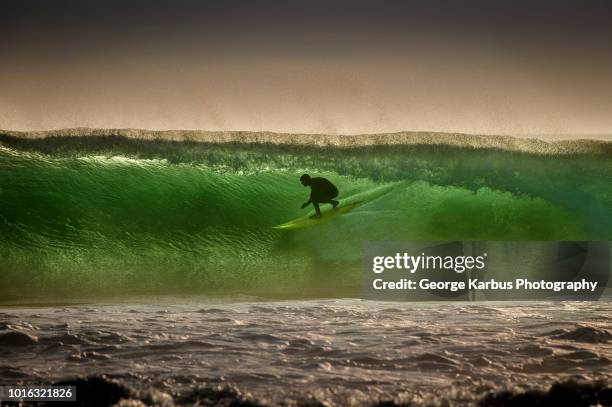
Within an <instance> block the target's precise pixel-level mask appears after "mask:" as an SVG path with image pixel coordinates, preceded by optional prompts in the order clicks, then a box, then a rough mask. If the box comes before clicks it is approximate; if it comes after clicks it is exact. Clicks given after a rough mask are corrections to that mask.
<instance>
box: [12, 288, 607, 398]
mask: <svg viewBox="0 0 612 407" xmlns="http://www.w3.org/2000/svg"><path fill="white" fill-rule="evenodd" d="M236 301H238V302H236ZM611 361H612V302H609V301H599V302H552V301H551V302H475V303H466V302H456V303H434V302H428V303H419V302H413V303H406V302H403V303H395V302H373V301H363V300H352V299H334V300H308V301H295V300H291V301H276V302H260V301H255V300H253V299H248V298H245V299H239V300H236V299H234V300H232V301H229V302H228V301H221V300H215V299H205V298H188V297H182V298H161V297H160V298H149V299H148V300H147V301H143V300H142V299H141V300H140V301H134V300H132V301H128V302H114V303H113V302H106V303H104V302H100V303H95V304H93V303H92V304H81V305H66V306H58V305H49V306H37V307H33V306H19V307H3V308H0V384H5V385H6V384H20V383H31V384H50V383H56V384H58V383H64V384H66V383H70V384H77V385H79V386H81V387H80V388H82V389H85V388H86V387H87V389H88V390H83V391H82V392H81V393H77V399H78V400H80V402H81V403H85V404H87V403H86V402H87V400H88V397H89V398H90V399H89V401H91V400H93V399H92V398H91V397H98V398H97V402H98V403H102V402H104V403H106V402H108V404H114V403H117V402H119V401H120V400H121V399H123V401H121V403H124V405H133V406H135V405H143V404H145V405H167V406H172V405H215V406H229V405H233V406H256V405H285V406H291V405H304V406H305V405H309V406H319V405H328V406H346V405H349V406H371V405H380V406H382V405H387V406H393V405H402V404H401V403H412V404H410V405H416V406H420V405H427V406H429V405H432V406H433V405H435V406H455V405H457V406H463V405H468V406H469V405H481V406H485V405H486V406H489V405H490V406H493V405H497V406H502V405H529V403H528V402H529V401H530V400H531V402H534V400H535V401H540V402H542V400H544V401H546V402H550V403H553V404H548V405H560V404H554V400H557V402H558V399H559V397H561V398H562V399H563V400H565V401H566V402H569V403H573V402H575V403H576V404H574V405H589V403H592V404H597V403H598V402H599V403H600V404H602V405H609V404H607V403H612V388H611V387H610V383H612V363H611ZM551 386H552V387H551ZM96 392H98V393H96ZM524 392H528V393H526V394H527V396H525V394H523V393H524ZM606 392H607V393H606ZM96 394H97V395H98V396H96ZM100 394H104V396H103V397H102V396H100ZM100 397H102V398H100ZM104 397H106V398H104ZM520 397H527V398H526V399H525V398H524V399H522V400H523V402H522V403H519V404H511V402H515V403H517V402H520V400H521V399H520ZM529 397H531V399H530V398H529ZM606 397H608V398H607V399H606ZM126 400H131V401H130V403H132V404H126V403H127V401H126ZM517 400H518V401H517ZM551 400H552V401H551ZM572 400H573V401H572ZM606 400H607V402H606ZM140 403H143V404H140ZM232 403H234V404H232ZM377 403H378V404H377ZM385 403H386V404H385ZM496 403H497V404H496ZM504 403H505V404H504ZM85 404H83V405H85ZM404 405H408V404H404Z"/></svg>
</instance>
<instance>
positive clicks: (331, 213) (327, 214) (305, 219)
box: [272, 184, 393, 230]
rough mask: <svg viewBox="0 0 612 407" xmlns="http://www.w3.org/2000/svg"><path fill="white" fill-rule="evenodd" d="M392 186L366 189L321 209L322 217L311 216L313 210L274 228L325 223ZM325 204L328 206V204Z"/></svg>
mask: <svg viewBox="0 0 612 407" xmlns="http://www.w3.org/2000/svg"><path fill="white" fill-rule="evenodd" d="M392 188H393V185H392V184H391V185H384V186H382V187H379V188H376V189H373V190H370V191H365V192H363V193H360V194H358V195H353V196H351V197H349V198H347V199H348V200H349V202H346V203H344V202H340V204H339V205H338V206H337V207H336V209H327V210H324V211H321V217H320V218H311V216H312V215H313V212H310V213H309V214H308V215H306V216H302V217H301V218H297V219H294V220H291V221H289V222H287V223H283V224H281V225H276V226H273V227H272V228H273V229H281V230H295V229H303V228H307V227H310V226H316V225H321V224H323V223H327V222H329V221H330V220H332V219H334V218H337V217H338V216H341V215H344V214H345V213H349V212H350V211H352V210H353V209H355V208H357V207H359V206H361V205H365V204H367V203H369V202H371V201H373V200H375V199H377V198H380V197H381V196H383V195H385V194H387V193H388V192H390V191H391V189H392ZM325 205H326V206H327V204H325Z"/></svg>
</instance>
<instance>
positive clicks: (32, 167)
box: [0, 135, 612, 298]
mask: <svg viewBox="0 0 612 407" xmlns="http://www.w3.org/2000/svg"><path fill="white" fill-rule="evenodd" d="M305 172H307V173H310V174H316V175H317V176H324V177H327V178H329V179H330V180H332V181H333V182H334V183H335V184H336V185H337V186H338V188H339V189H340V199H341V200H342V199H347V198H354V197H355V196H357V195H359V196H364V197H367V195H368V194H375V193H376V191H377V190H380V189H381V188H387V189H389V190H390V192H388V193H386V194H384V195H382V196H379V197H378V198H376V199H374V200H372V201H370V202H368V203H367V204H366V205H363V206H360V207H359V208H357V209H356V210H354V211H353V212H351V213H349V214H347V215H344V216H341V217H339V218H337V219H335V220H334V221H332V222H329V223H327V224H323V225H320V226H317V227H313V228H307V229H302V230H295V231H279V230H274V229H272V228H271V227H272V226H274V225H277V224H280V223H283V222H286V221H288V220H291V219H294V218H297V217H300V216H303V215H305V214H306V210H301V209H300V204H301V203H303V202H304V201H306V200H307V197H308V193H309V190H308V189H306V188H304V187H302V186H301V185H300V183H299V181H298V179H299V176H300V175H301V174H302V173H305ZM379 195H380V194H379ZM364 240H612V158H611V157H610V155H608V154H588V153H582V154H560V155H538V154H529V153H523V152H517V151H508V150H503V149H473V148H460V147H456V146H448V145H394V146H388V145H371V146H361V147H354V148H341V147H314V146H306V145H287V144H285V145H273V144H240V143H229V144H218V143H216V144H211V143H201V142H189V141H181V142H176V141H164V140H137V139H130V138H126V137H119V136H99V137H98V136H89V137H57V138H54V137H48V138H44V139H25V138H19V137H14V136H9V135H4V136H0V270H1V271H2V279H3V280H4V281H3V284H1V285H0V295H4V297H5V298H10V297H11V296H14V297H19V298H24V297H25V296H26V295H32V296H37V297H44V296H52V297H57V296H69V297H75V296H78V295H82V296H93V295H96V294H99V295H107V294H138V293H170V292H174V293H188V292H212V293H217V292H241V293H250V294H262V293H263V294H266V293H267V294H274V295H282V294H283V293H284V294H286V295H289V296H295V295H305V296H308V295H316V296H346V295H354V294H355V292H357V291H356V290H358V288H357V284H359V282H360V273H361V271H360V267H361V264H360V262H361V257H360V256H361V242H362V241H364Z"/></svg>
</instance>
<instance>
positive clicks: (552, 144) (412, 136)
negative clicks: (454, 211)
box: [0, 128, 612, 155]
mask: <svg viewBox="0 0 612 407" xmlns="http://www.w3.org/2000/svg"><path fill="white" fill-rule="evenodd" d="M0 134H4V135H7V136H11V137H15V138H20V139H45V138H53V137H55V138H68V137H90V136H95V137H104V136H120V137H125V138H128V139H137V140H157V141H174V142H198V143H211V144H233V143H239V144H275V145H297V146H318V147H339V148H357V147H370V146H398V145H405V146H417V145H429V146H435V145H441V146H451V147H458V148H469V149H498V150H507V151H515V152H524V153H533V154H541V155H568V154H606V153H607V154H610V153H612V142H610V141H604V140H596V139H585V138H576V139H563V140H543V139H540V138H522V137H514V136H502V135H477V134H465V133H441V132H415V131H402V132H397V133H378V134H357V135H331V134H299V133H275V132H266V131H264V132H251V131H203V130H145V129H96V128H71V129H60V130H44V131H13V130H0Z"/></svg>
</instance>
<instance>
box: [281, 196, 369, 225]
mask: <svg viewBox="0 0 612 407" xmlns="http://www.w3.org/2000/svg"><path fill="white" fill-rule="evenodd" d="M364 203H365V202H364V201H358V202H351V203H347V204H344V205H342V204H341V205H338V206H337V207H336V209H328V210H325V211H321V217H320V218H311V216H312V214H308V215H306V216H303V217H301V218H298V219H294V220H291V221H289V222H287V223H283V224H281V225H276V226H273V227H272V229H282V230H293V229H302V228H307V227H309V226H315V225H320V224H323V223H326V222H329V221H330V220H332V219H334V218H337V217H338V216H341V215H344V214H345V213H348V212H350V211H352V210H353V209H355V208H357V207H358V206H360V205H363V204H364Z"/></svg>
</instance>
